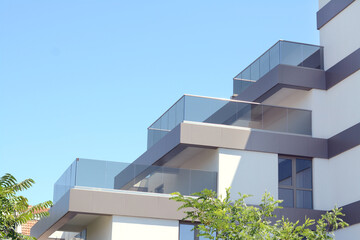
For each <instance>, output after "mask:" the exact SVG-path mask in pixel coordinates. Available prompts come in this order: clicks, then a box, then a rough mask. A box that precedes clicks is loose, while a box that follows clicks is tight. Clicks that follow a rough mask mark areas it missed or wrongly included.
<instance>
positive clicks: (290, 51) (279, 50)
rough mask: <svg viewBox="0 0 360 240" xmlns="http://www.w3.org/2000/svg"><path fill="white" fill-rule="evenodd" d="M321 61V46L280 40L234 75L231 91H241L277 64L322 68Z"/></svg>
mask: <svg viewBox="0 0 360 240" xmlns="http://www.w3.org/2000/svg"><path fill="white" fill-rule="evenodd" d="M323 62H324V61H323V47H321V46H316V45H309V44H303V43H296V42H289V41H283V40H280V41H278V42H277V43H276V44H275V45H273V46H272V47H271V48H270V49H269V50H267V51H266V52H265V53H264V54H262V55H261V56H260V57H259V58H258V59H256V60H255V61H254V62H253V63H251V64H250V65H249V66H248V67H247V68H245V69H244V70H243V71H242V72H241V73H239V74H238V75H236V76H235V77H234V82H233V83H234V88H233V93H234V94H240V93H242V92H243V91H245V90H246V89H247V88H248V87H249V86H250V85H252V84H253V83H255V82H256V81H257V80H259V79H261V78H262V77H263V76H265V75H266V74H267V73H269V72H270V71H271V70H272V69H274V68H275V67H277V66H278V65H288V66H296V67H303V68H310V69H320V70H323V69H324V63H323Z"/></svg>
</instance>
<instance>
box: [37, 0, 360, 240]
mask: <svg viewBox="0 0 360 240" xmlns="http://www.w3.org/2000/svg"><path fill="white" fill-rule="evenodd" d="M319 3H320V10H319V11H318V13H317V25H318V29H319V32H320V45H321V46H316V45H310V44H302V43H296V42H289V41H279V42H277V43H276V44H275V45H273V46H272V47H271V48H270V49H269V50H268V51H266V52H265V53H264V54H263V55H261V56H260V57H259V58H258V59H256V60H255V61H254V62H253V63H252V64H250V65H249V67H247V68H245V69H244V70H243V71H242V72H240V73H239V74H238V75H237V76H236V77H235V78H234V79H233V84H234V92H233V96H232V98H231V99H218V98H210V97H200V96H193V95H184V96H183V97H182V98H180V99H179V101H177V102H176V103H175V104H174V105H173V106H172V107H171V108H170V109H169V110H168V111H166V112H165V113H164V114H163V115H162V116H161V117H160V118H159V119H158V120H156V121H155V122H154V124H152V125H151V126H150V127H149V128H148V149H147V151H146V152H145V153H144V154H143V155H141V156H140V157H139V158H138V159H136V160H135V161H134V162H133V163H131V164H125V163H118V162H106V161H96V160H87V159H76V160H75V161H74V163H73V164H72V165H71V166H70V167H69V168H68V169H67V170H66V171H65V173H64V175H63V176H62V177H61V178H60V179H59V181H58V182H57V183H56V184H55V187H54V202H55V205H54V206H53V207H52V208H51V210H50V213H51V216H50V217H49V218H47V219H44V220H41V221H40V222H39V223H37V224H36V225H35V226H34V227H33V229H32V234H33V235H34V236H36V237H39V239H40V240H42V239H48V238H56V239H72V238H76V239H87V240H99V239H102V240H110V239H111V240H118V239H157V240H162V239H164V240H165V239H166V240H177V239H180V240H185V239H196V233H194V232H191V231H190V229H191V227H192V226H191V224H190V223H188V222H182V221H181V220H182V218H183V217H184V214H183V213H182V212H179V211H177V208H178V206H179V204H178V203H176V202H174V201H170V200H169V196H170V195H169V193H171V192H174V191H179V192H181V193H183V194H186V195H188V194H191V193H194V192H196V191H199V190H201V189H203V188H208V189H213V190H215V191H217V193H218V194H219V195H220V194H224V191H225V188H227V187H230V186H231V192H232V196H233V197H234V198H235V196H236V193H237V192H241V193H246V194H251V195H253V196H254V197H252V198H250V199H249V200H248V203H249V204H259V202H260V199H261V196H262V194H263V193H264V192H265V191H268V192H270V193H271V194H272V195H273V196H275V197H277V198H279V199H283V200H284V202H283V203H282V205H283V206H284V208H283V209H282V210H280V211H279V212H278V215H280V216H285V217H288V218H289V219H290V220H292V221H296V220H300V221H303V220H304V218H305V216H307V217H310V218H318V217H319V216H320V215H321V214H323V213H324V212H325V211H327V210H330V209H332V208H333V207H334V206H335V205H337V206H339V207H343V211H344V212H345V214H346V217H345V219H344V220H345V221H347V222H348V223H349V224H350V226H349V227H347V228H345V229H341V230H338V231H337V232H336V239H340V240H345V239H354V236H357V235H360V174H358V171H359V169H360V162H359V157H360V147H359V144H360V137H359V136H360V107H359V105H360V95H359V94H358V93H357V92H358V89H360V71H359V69H360V27H359V22H360V1H358V0H320V1H319Z"/></svg>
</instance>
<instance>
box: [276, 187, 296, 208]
mask: <svg viewBox="0 0 360 240" xmlns="http://www.w3.org/2000/svg"><path fill="white" fill-rule="evenodd" d="M279 200H283V202H282V203H280V204H279V205H280V206H282V207H291V208H292V207H294V190H292V189H285V188H279Z"/></svg>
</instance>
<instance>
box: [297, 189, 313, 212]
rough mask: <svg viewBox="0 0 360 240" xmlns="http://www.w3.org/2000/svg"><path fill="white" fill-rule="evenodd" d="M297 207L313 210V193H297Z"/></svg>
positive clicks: (300, 191)
mask: <svg viewBox="0 0 360 240" xmlns="http://www.w3.org/2000/svg"><path fill="white" fill-rule="evenodd" d="M296 207H297V208H308V209H312V208H313V206H312V191H303V190H297V191H296Z"/></svg>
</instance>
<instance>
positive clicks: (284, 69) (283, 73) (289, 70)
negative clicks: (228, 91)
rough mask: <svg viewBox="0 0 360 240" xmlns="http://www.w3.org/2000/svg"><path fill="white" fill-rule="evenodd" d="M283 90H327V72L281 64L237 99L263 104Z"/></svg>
mask: <svg viewBox="0 0 360 240" xmlns="http://www.w3.org/2000/svg"><path fill="white" fill-rule="evenodd" d="M281 88H293V89H303V90H310V89H313V88H315V89H326V81H325V71H323V70H319V69H312V68H304V67H296V66H290V65H281V64H280V65H278V66H276V67H275V68H274V69H272V70H271V71H270V72H268V73H267V74H265V75H264V76H263V77H262V78H260V79H259V80H258V81H256V82H255V83H253V84H251V85H250V86H249V87H248V88H247V89H246V90H245V91H244V92H242V93H240V94H239V95H238V96H237V97H236V98H235V99H236V100H243V101H252V102H254V101H257V102H261V101H263V100H265V99H266V98H268V97H270V96H271V95H273V94H274V93H275V92H277V91H278V90H280V89H281Z"/></svg>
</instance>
